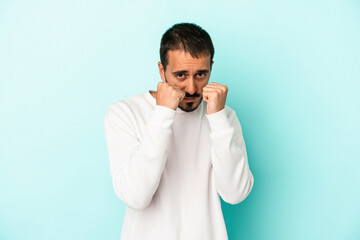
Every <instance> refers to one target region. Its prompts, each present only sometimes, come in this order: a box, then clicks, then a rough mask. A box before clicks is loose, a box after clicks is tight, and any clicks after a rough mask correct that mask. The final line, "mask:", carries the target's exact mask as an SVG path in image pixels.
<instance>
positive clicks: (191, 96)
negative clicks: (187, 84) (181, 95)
mask: <svg viewBox="0 0 360 240" xmlns="http://www.w3.org/2000/svg"><path fill="white" fill-rule="evenodd" d="M195 97H200V94H198V93H194V94H192V95H191V94H190V93H188V92H186V93H185V98H195Z"/></svg>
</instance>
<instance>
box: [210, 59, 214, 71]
mask: <svg viewBox="0 0 360 240" xmlns="http://www.w3.org/2000/svg"><path fill="white" fill-rule="evenodd" d="M213 64H214V61H211V64H210V71H211V69H212V65H213Z"/></svg>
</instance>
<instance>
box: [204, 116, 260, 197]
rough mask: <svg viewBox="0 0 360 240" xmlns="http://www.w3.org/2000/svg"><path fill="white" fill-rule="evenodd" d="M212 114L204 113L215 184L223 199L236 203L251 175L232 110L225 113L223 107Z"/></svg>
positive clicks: (246, 189) (246, 191)
mask: <svg viewBox="0 0 360 240" xmlns="http://www.w3.org/2000/svg"><path fill="white" fill-rule="evenodd" d="M215 114H216V115H215ZM215 114H214V115H207V117H208V120H209V124H210V128H211V133H210V139H211V142H212V147H211V159H212V164H213V174H214V181H215V186H216V189H217V192H218V193H219V194H220V196H221V197H222V198H223V200H224V201H225V202H228V203H231V204H237V203H239V202H241V201H243V200H244V199H245V198H246V197H247V196H248V194H249V193H250V191H251V189H252V186H253V183H254V178H253V175H252V173H251V171H250V168H249V164H248V159H247V153H246V148H245V142H244V139H243V137H242V133H241V127H240V124H239V122H238V119H237V118H236V116H235V115H234V114H235V113H232V116H227V114H226V109H223V111H222V112H218V113H215Z"/></svg>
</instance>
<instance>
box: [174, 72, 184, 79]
mask: <svg viewBox="0 0 360 240" xmlns="http://www.w3.org/2000/svg"><path fill="white" fill-rule="evenodd" d="M176 76H177V77H178V78H184V76H185V75H184V74H183V73H178V74H176Z"/></svg>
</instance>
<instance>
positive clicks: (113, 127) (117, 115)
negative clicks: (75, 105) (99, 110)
mask: <svg viewBox="0 0 360 240" xmlns="http://www.w3.org/2000/svg"><path fill="white" fill-rule="evenodd" d="M175 113H176V111H174V110H172V109H169V108H166V107H163V106H158V105H156V106H155V108H154V111H153V112H152V115H151V117H150V120H149V121H148V122H147V125H146V127H145V132H144V135H143V137H142V138H141V140H139V139H138V137H137V135H136V132H137V131H138V129H136V128H137V127H136V126H135V125H134V121H131V119H134V116H133V114H134V113H133V112H132V111H131V109H130V108H129V107H128V105H127V104H126V103H123V102H118V103H116V104H112V105H111V106H110V107H109V108H108V110H107V111H106V115H105V119H104V129H105V138H106V144H107V149H108V154H109V163H110V172H111V177H112V182H113V187H114V190H115V193H116V195H117V196H118V197H119V198H120V199H121V200H122V201H123V202H124V203H125V204H126V205H127V206H129V207H131V208H133V209H143V208H145V207H146V206H148V205H149V203H150V202H151V200H152V197H153V195H154V193H155V192H156V190H157V188H158V185H159V182H160V179H161V175H162V172H163V170H164V167H165V163H166V158H167V148H168V144H169V142H170V141H169V140H170V137H171V134H172V130H171V126H172V124H173V121H174V116H175Z"/></svg>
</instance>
